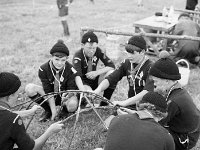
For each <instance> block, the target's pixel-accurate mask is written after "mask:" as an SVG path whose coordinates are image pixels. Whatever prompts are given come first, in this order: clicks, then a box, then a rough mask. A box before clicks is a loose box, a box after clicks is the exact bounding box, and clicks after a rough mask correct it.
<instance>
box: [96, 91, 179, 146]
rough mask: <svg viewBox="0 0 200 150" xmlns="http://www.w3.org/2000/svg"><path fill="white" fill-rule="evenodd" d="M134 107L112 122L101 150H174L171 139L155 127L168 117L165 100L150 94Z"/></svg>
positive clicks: (167, 133)
mask: <svg viewBox="0 0 200 150" xmlns="http://www.w3.org/2000/svg"><path fill="white" fill-rule="evenodd" d="M137 106H138V107H137V109H138V110H137V111H134V112H133V111H131V114H125V115H120V116H117V117H115V118H114V119H113V120H112V121H111V124H110V126H109V130H108V135H107V139H106V143H105V147H104V150H133V149H134V150H147V149H148V150H175V144H174V141H173V138H172V136H171V135H170V134H169V132H168V131H167V130H166V129H165V128H163V127H162V126H161V125H160V124H159V123H158V121H159V120H161V119H163V118H165V117H166V116H167V103H166V101H165V98H164V97H163V96H161V95H160V94H158V93H155V92H149V93H147V94H146V95H144V96H143V98H142V100H141V101H140V102H139V103H138V105H137ZM125 110H127V111H128V109H125ZM129 113H130V112H129ZM95 150H100V149H95ZM101 150H102V149H101Z"/></svg>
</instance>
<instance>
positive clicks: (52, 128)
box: [47, 121, 64, 133]
mask: <svg viewBox="0 0 200 150" xmlns="http://www.w3.org/2000/svg"><path fill="white" fill-rule="evenodd" d="M63 126H64V124H63V123H62V121H58V122H55V123H53V124H51V125H50V127H49V128H48V129H47V130H48V131H49V132H51V133H57V132H59V131H60V130H62V128H63Z"/></svg>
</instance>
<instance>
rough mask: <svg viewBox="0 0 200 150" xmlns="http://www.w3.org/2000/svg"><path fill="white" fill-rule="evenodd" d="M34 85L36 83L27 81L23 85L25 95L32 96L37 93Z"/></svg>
mask: <svg viewBox="0 0 200 150" xmlns="http://www.w3.org/2000/svg"><path fill="white" fill-rule="evenodd" d="M36 86H37V85H35V84H33V83H29V84H27V85H26V86H25V92H26V94H27V96H29V97H32V96H35V95H36V94H37V90H36V89H37V88H36Z"/></svg>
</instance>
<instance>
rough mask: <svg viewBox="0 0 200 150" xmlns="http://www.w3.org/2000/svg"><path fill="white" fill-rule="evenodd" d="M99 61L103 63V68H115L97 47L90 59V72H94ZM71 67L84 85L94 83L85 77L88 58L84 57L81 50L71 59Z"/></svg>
mask: <svg viewBox="0 0 200 150" xmlns="http://www.w3.org/2000/svg"><path fill="white" fill-rule="evenodd" d="M99 59H100V60H101V61H102V62H103V63H104V65H105V66H108V67H112V68H115V65H114V63H113V62H112V61H111V59H110V58H108V57H107V56H106V55H105V53H103V52H102V50H101V49H100V48H99V47H97V49H96V52H95V54H94V56H93V58H92V71H96V69H97V63H98V61H99ZM73 65H74V67H75V69H76V70H77V72H78V75H79V76H80V77H81V78H82V80H83V82H84V83H93V82H94V81H93V80H91V79H88V78H87V77H86V75H85V74H86V73H87V69H88V58H87V57H86V56H85V54H84V51H83V49H80V50H79V51H77V52H76V53H75V55H74V58H73Z"/></svg>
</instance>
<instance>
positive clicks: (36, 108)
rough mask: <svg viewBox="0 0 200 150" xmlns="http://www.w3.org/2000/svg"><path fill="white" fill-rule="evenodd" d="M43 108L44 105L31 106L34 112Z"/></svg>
mask: <svg viewBox="0 0 200 150" xmlns="http://www.w3.org/2000/svg"><path fill="white" fill-rule="evenodd" d="M41 109H42V107H41V106H39V105H34V106H33V107H32V108H31V110H32V112H33V113H35V112H36V111H37V110H41Z"/></svg>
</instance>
